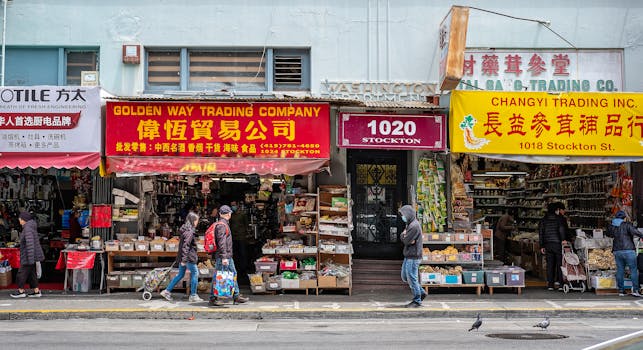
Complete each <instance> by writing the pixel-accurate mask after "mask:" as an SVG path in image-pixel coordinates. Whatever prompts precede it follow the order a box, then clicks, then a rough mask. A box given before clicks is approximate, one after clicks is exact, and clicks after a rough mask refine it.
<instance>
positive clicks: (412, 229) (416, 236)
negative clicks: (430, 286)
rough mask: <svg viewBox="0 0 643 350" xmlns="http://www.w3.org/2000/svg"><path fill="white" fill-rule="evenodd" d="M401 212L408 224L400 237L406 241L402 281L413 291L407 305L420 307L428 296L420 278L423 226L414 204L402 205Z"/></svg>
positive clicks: (403, 219) (403, 241)
mask: <svg viewBox="0 0 643 350" xmlns="http://www.w3.org/2000/svg"><path fill="white" fill-rule="evenodd" d="M399 213H400V216H401V217H402V221H404V223H405V224H406V228H405V229H404V231H403V232H402V234H401V235H400V239H401V240H402V243H404V250H403V255H404V262H403V263H402V281H404V282H405V283H408V284H409V287H410V288H411V292H412V293H413V300H412V301H411V302H410V303H408V304H406V305H405V307H409V308H413V307H420V306H422V300H424V298H425V297H426V293H425V292H424V290H422V287H421V286H420V280H419V278H418V274H419V268H420V261H421V260H422V228H421V227H420V223H419V222H418V220H417V219H416V218H415V209H413V207H412V206H410V205H408V204H407V205H405V206H403V207H401V208H400V210H399Z"/></svg>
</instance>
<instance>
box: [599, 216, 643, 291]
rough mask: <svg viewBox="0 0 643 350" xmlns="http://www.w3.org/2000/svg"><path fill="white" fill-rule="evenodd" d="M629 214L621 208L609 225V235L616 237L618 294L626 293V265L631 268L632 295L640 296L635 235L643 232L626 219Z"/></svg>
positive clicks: (615, 252) (615, 257) (642, 235)
mask: <svg viewBox="0 0 643 350" xmlns="http://www.w3.org/2000/svg"><path fill="white" fill-rule="evenodd" d="M626 218H627V215H626V214H625V212H624V211H622V210H619V211H618V212H617V213H616V215H615V216H614V219H612V223H611V224H610V225H609V226H608V227H607V233H606V235H607V237H612V238H614V242H613V243H612V251H613V252H614V260H616V285H617V287H618V295H619V296H624V295H625V281H624V279H625V266H626V265H627V266H629V268H630V276H631V279H632V296H635V297H640V296H641V295H640V294H639V293H638V286H637V284H638V282H639V274H638V269H637V266H636V247H635V246H634V236H637V237H639V238H643V234H642V233H641V232H639V230H637V229H636V227H634V225H632V223H631V222H628V221H625V220H626Z"/></svg>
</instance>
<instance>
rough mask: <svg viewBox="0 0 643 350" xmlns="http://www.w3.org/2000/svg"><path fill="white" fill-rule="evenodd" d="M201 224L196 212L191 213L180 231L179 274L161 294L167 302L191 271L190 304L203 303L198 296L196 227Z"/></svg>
mask: <svg viewBox="0 0 643 350" xmlns="http://www.w3.org/2000/svg"><path fill="white" fill-rule="evenodd" d="M198 224H199V216H198V215H197V214H196V213H194V212H192V211H191V212H189V213H188V214H187V216H186V217H185V223H184V224H183V226H181V228H180V229H179V232H180V233H181V239H180V241H179V251H178V252H177V256H176V261H177V262H178V263H179V274H178V275H176V277H174V278H173V279H172V281H170V284H169V285H168V286H167V288H166V289H165V290H163V291H162V292H161V296H163V297H164V298H165V299H167V300H172V289H174V286H175V285H176V284H177V283H179V281H181V280H182V279H183V277H184V276H185V270H186V269H190V298H189V301H190V302H199V301H203V299H201V298H200V297H199V296H198V295H197V294H196V291H197V284H198V282H199V270H198V269H197V262H198V260H199V257H198V254H197V245H196V226H197V225H198Z"/></svg>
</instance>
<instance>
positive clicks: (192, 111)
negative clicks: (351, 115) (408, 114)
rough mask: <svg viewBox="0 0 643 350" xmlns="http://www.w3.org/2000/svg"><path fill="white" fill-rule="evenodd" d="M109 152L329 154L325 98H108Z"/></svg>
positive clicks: (268, 155)
mask: <svg viewBox="0 0 643 350" xmlns="http://www.w3.org/2000/svg"><path fill="white" fill-rule="evenodd" d="M105 124H106V128H105V155H106V156H108V157H109V156H175V157H176V156H178V157H226V158H233V157H248V158H278V159H284V158H286V159H287V158H315V159H320V158H330V109H329V106H328V104H325V103H256V102H252V103H250V102H247V103H246V102H244V103H237V102H231V103H206V102H198V103H191V102H107V113H106V123H105Z"/></svg>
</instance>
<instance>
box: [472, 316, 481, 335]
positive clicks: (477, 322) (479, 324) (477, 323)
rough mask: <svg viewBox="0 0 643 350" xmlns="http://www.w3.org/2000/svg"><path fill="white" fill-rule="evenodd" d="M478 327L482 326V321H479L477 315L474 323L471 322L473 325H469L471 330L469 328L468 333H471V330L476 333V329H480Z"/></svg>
mask: <svg viewBox="0 0 643 350" xmlns="http://www.w3.org/2000/svg"><path fill="white" fill-rule="evenodd" d="M480 326H482V320H481V319H480V314H478V315H477V316H476V321H475V322H473V324H472V325H471V328H469V332H471V331H472V330H474V329H475V330H476V332H477V331H478V328H480Z"/></svg>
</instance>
